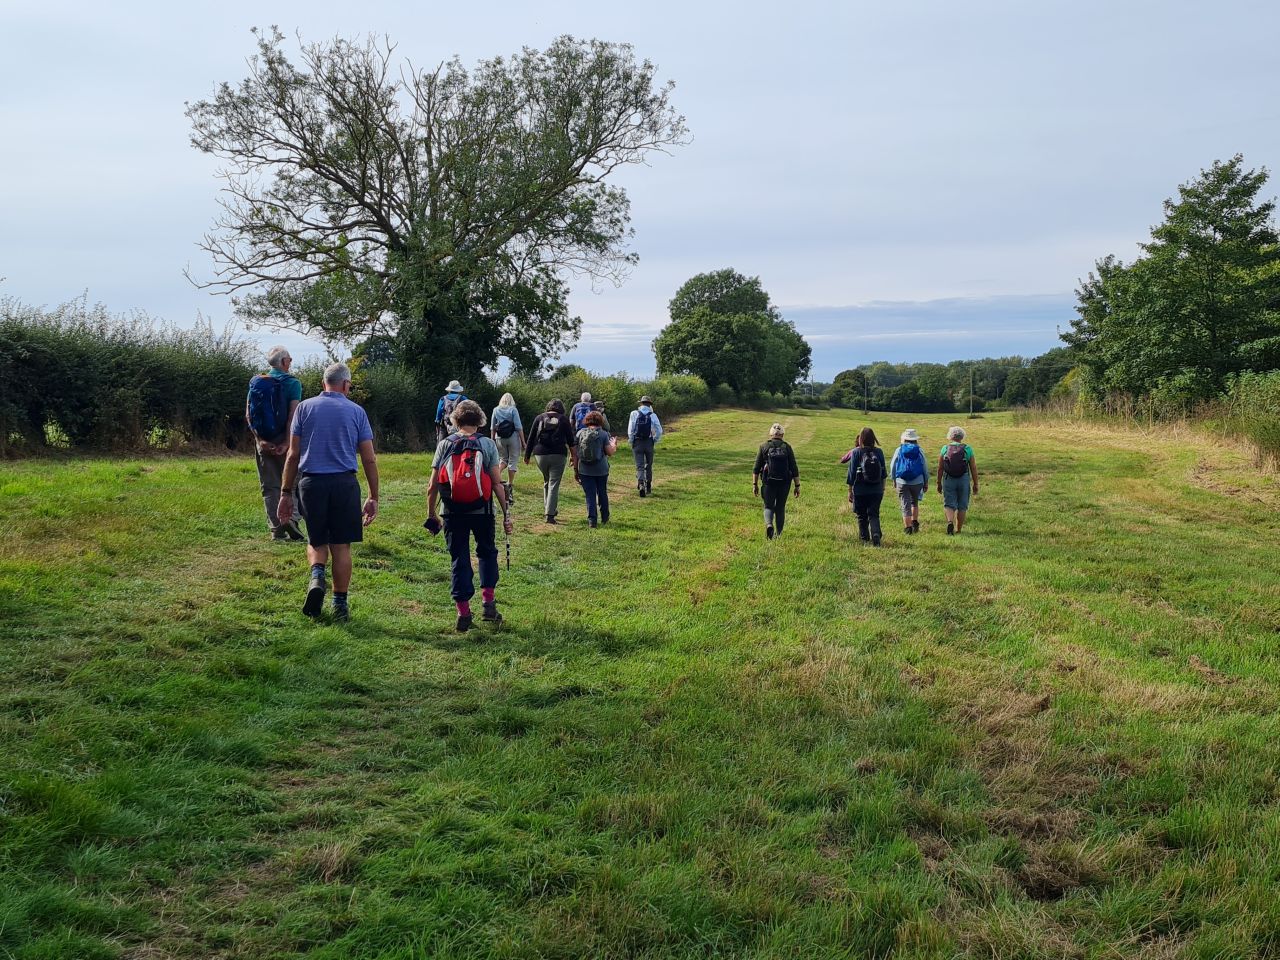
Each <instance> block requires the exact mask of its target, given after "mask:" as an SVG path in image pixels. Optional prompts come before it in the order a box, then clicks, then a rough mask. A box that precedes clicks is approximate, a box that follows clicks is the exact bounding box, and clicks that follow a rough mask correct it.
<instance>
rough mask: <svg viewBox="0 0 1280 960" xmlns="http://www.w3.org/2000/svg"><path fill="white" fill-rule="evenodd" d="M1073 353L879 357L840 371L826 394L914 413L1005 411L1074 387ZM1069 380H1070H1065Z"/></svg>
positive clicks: (836, 401) (840, 401)
mask: <svg viewBox="0 0 1280 960" xmlns="http://www.w3.org/2000/svg"><path fill="white" fill-rule="evenodd" d="M1073 366H1074V360H1073V358H1072V355H1071V351H1070V350H1069V349H1068V348H1066V347H1058V348H1055V349H1053V350H1050V351H1049V352H1048V353H1045V354H1042V355H1041V356H1039V357H1019V356H1013V357H987V358H984V359H982V360H953V361H951V362H950V363H945V364H944V363H889V362H888V361H884V360H880V361H877V362H875V363H869V364H864V365H861V366H857V367H853V368H852V369H849V370H843V371H841V372H840V373H838V374H836V378H835V380H834V382H833V383H832V384H831V386H830V387H829V388H828V389H827V390H826V391H825V393H824V394H823V398H824V399H825V400H826V402H827V403H829V404H831V405H832V406H834V407H849V408H860V407H863V406H864V405H865V406H866V407H867V408H868V409H871V410H894V411H901V412H912V413H953V412H957V411H968V409H969V406H970V391H971V390H972V401H973V409H974V411H975V412H977V411H982V410H995V409H1003V408H1005V407H1011V406H1027V405H1031V404H1036V403H1043V402H1046V401H1047V400H1049V399H1050V398H1051V397H1052V396H1053V395H1054V392H1055V390H1056V391H1058V393H1059V394H1063V393H1065V392H1066V391H1068V390H1069V389H1070V384H1071V380H1070V379H1069V376H1068V375H1069V374H1070V373H1071V370H1072V368H1073ZM1064 379H1065V380H1066V382H1065V383H1064Z"/></svg>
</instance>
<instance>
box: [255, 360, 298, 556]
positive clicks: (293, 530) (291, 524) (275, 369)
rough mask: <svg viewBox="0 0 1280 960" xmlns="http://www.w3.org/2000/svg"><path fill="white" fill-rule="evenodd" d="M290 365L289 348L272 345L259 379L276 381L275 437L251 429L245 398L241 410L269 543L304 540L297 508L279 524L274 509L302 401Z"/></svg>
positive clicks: (291, 361) (277, 502)
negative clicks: (279, 418) (279, 423)
mask: <svg viewBox="0 0 1280 960" xmlns="http://www.w3.org/2000/svg"><path fill="white" fill-rule="evenodd" d="M292 366H293V357H291V356H290V355H289V348H288V347H283V346H275V347H272V348H271V349H270V350H268V351H267V372H266V373H265V374H261V375H260V376H264V377H270V378H272V379H273V380H278V381H279V383H278V384H273V386H275V387H276V389H277V390H278V391H279V394H278V396H279V397H280V405H281V409H280V413H281V414H282V415H283V419H284V425H283V429H281V430H280V431H279V432H278V433H277V434H276V435H275V436H272V437H262V436H259V435H258V433H257V431H255V430H254V428H253V419H252V417H251V416H250V406H251V403H250V400H248V399H246V401H245V407H244V418H245V422H246V423H248V424H249V432H250V433H252V434H253V439H254V452H255V455H256V457H257V461H258V483H259V484H260V485H261V487H262V505H263V508H264V509H265V510H266V512H267V526H268V527H269V528H270V530H271V539H272V540H302V539H304V537H303V534H302V531H301V530H300V529H299V528H298V521H299V520H300V519H301V515H300V514H299V513H298V511H297V510H296V509H295V510H294V512H293V517H292V518H291V519H290V520H289V521H288V522H287V523H280V522H279V520H278V519H277V517H276V507H277V505H278V504H279V502H280V478H281V476H282V475H283V473H284V459H285V454H287V453H288V452H289V429H290V427H291V426H292V425H293V415H294V411H296V410H297V409H298V404H299V403H300V402H301V401H302V381H301V380H299V379H298V378H297V377H295V376H294V375H293V374H291V373H290V372H289V369H290V368H291V367H292ZM254 379H255V380H256V379H257V377H254ZM249 386H250V393H251V394H252V390H253V384H252V383H250V385H249Z"/></svg>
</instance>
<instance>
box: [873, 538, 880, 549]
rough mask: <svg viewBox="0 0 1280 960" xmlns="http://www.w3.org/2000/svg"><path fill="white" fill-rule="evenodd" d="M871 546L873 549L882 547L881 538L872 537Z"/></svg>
mask: <svg viewBox="0 0 1280 960" xmlns="http://www.w3.org/2000/svg"><path fill="white" fill-rule="evenodd" d="M871 545H872V546H873V547H878V546H880V538H879V537H872V538H871Z"/></svg>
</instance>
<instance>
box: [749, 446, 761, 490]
mask: <svg viewBox="0 0 1280 960" xmlns="http://www.w3.org/2000/svg"><path fill="white" fill-rule="evenodd" d="M762 470H764V444H761V445H760V449H759V450H757V451H756V465H755V467H754V468H752V470H751V492H752V493H754V494H755V495H756V496H757V497H758V496H760V472H761V471H762Z"/></svg>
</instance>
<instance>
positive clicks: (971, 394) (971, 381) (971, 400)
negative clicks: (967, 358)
mask: <svg viewBox="0 0 1280 960" xmlns="http://www.w3.org/2000/svg"><path fill="white" fill-rule="evenodd" d="M969 419H970V420H972V419H973V364H969Z"/></svg>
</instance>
